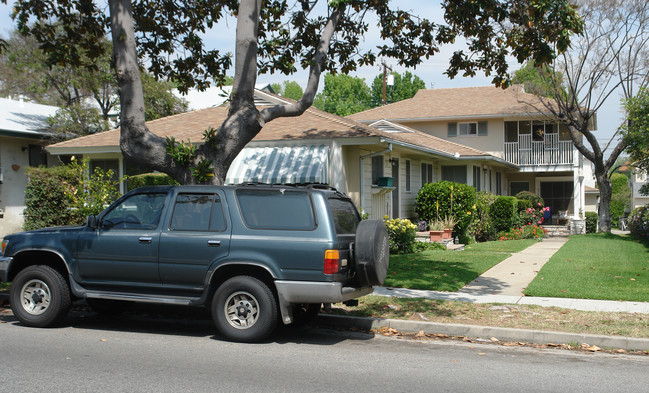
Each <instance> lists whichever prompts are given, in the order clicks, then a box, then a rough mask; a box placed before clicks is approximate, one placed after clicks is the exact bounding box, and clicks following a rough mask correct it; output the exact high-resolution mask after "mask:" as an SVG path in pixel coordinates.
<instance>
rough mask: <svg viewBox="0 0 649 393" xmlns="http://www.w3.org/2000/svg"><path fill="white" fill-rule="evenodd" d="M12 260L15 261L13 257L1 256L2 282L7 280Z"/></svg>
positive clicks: (0, 280) (0, 277) (0, 271)
mask: <svg viewBox="0 0 649 393" xmlns="http://www.w3.org/2000/svg"><path fill="white" fill-rule="evenodd" d="M11 261H13V257H0V282H7V276H8V275H9V265H11Z"/></svg>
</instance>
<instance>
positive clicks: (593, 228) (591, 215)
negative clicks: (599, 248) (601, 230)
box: [586, 212, 598, 233]
mask: <svg viewBox="0 0 649 393" xmlns="http://www.w3.org/2000/svg"><path fill="white" fill-rule="evenodd" d="M597 220H598V217H597V213H596V212H586V233H595V232H597Z"/></svg>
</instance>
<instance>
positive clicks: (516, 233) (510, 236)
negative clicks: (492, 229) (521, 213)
mask: <svg viewBox="0 0 649 393" xmlns="http://www.w3.org/2000/svg"><path fill="white" fill-rule="evenodd" d="M547 233H548V231H546V230H545V228H543V227H540V226H538V225H533V224H530V225H524V226H523V227H521V228H514V229H512V230H510V231H507V232H501V233H499V234H498V239H499V240H500V241H504V240H520V239H537V238H542V237H544V236H545V235H547Z"/></svg>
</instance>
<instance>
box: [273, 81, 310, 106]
mask: <svg viewBox="0 0 649 393" xmlns="http://www.w3.org/2000/svg"><path fill="white" fill-rule="evenodd" d="M271 87H272V88H273V91H274V92H275V93H276V94H279V95H280V96H283V97H286V98H290V99H292V100H295V101H298V100H299V99H300V98H302V96H303V95H304V90H302V87H301V86H300V84H299V83H297V82H295V81H284V83H283V84H279V83H273V84H272V85H271Z"/></svg>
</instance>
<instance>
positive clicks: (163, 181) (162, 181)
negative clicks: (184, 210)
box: [127, 173, 180, 190]
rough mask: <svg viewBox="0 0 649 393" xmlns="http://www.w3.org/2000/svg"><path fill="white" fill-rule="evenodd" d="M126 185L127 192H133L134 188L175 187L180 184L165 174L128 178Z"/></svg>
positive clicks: (145, 174)
mask: <svg viewBox="0 0 649 393" xmlns="http://www.w3.org/2000/svg"><path fill="white" fill-rule="evenodd" d="M127 184H128V189H129V190H135V189H136V188H140V187H146V186H166V185H172V186H177V185H179V184H180V183H178V182H177V181H175V180H174V179H173V178H172V177H171V176H169V175H167V174H166V173H143V174H141V175H135V176H129V177H128V179H127Z"/></svg>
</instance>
